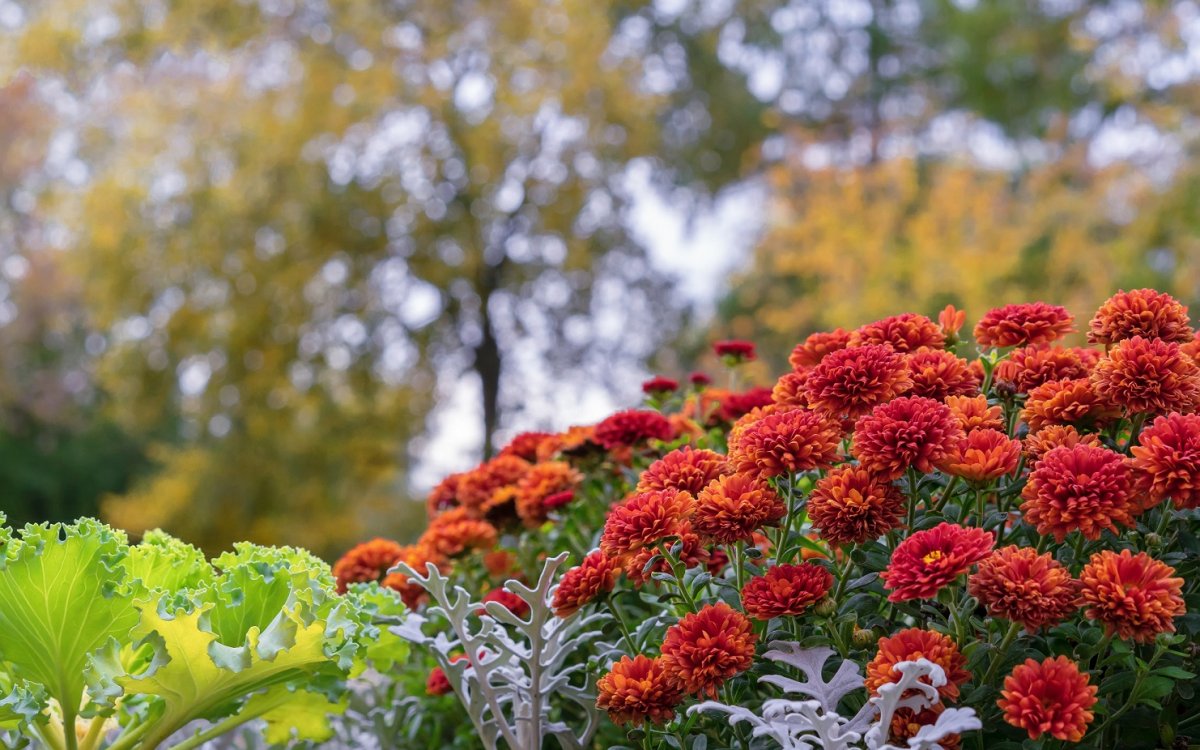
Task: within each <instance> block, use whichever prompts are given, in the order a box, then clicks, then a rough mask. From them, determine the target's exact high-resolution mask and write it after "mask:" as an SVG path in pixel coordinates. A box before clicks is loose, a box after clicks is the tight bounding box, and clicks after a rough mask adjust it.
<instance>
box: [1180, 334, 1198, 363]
mask: <svg viewBox="0 0 1200 750" xmlns="http://www.w3.org/2000/svg"><path fill="white" fill-rule="evenodd" d="M1179 351H1181V352H1183V353H1184V354H1186V355H1188V356H1189V357H1191V358H1192V361H1193V362H1196V363H1197V364H1200V331H1197V332H1196V335H1195V336H1193V337H1192V338H1191V340H1190V341H1186V342H1184V343H1182V344H1180V345H1179Z"/></svg>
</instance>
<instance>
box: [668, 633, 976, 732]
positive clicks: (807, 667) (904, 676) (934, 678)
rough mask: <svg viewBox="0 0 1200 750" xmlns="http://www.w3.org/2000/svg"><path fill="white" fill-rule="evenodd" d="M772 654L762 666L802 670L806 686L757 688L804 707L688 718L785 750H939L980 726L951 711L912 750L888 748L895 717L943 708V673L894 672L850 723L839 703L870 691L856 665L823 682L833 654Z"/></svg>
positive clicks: (963, 712) (923, 664) (907, 667)
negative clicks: (715, 719)
mask: <svg viewBox="0 0 1200 750" xmlns="http://www.w3.org/2000/svg"><path fill="white" fill-rule="evenodd" d="M772 646H773V648H772V650H770V651H768V652H767V653H766V654H764V657H765V658H767V659H770V660H772V661H774V662H777V663H780V664H786V665H788V666H790V667H793V668H795V669H797V670H799V671H800V672H802V673H803V674H804V676H805V678H806V679H805V681H804V682H801V681H799V680H793V679H791V678H789V677H784V676H782V675H766V676H764V677H760V678H759V682H760V683H764V684H767V685H774V686H775V687H777V688H779V689H780V690H782V691H783V692H784V693H785V694H787V695H800V696H805V698H806V699H803V700H796V699H789V698H771V699H768V700H766V701H764V702H763V705H762V709H761V712H760V714H756V713H754V712H753V711H751V710H750V709H748V708H745V707H743V706H729V705H726V704H724V703H719V702H717V701H705V702H704V703H701V704H699V705H696V706H692V707H691V708H690V709H688V712H689V713H692V712H697V711H715V712H720V713H725V714H727V715H728V716H729V723H730V724H738V723H740V722H745V723H747V724H749V725H750V727H751V733H752V734H753V736H755V737H762V738H768V739H771V740H774V741H775V743H776V744H778V746H779V747H781V748H783V750H864V749H865V750H941V745H940V744H938V743H939V742H940V741H941V740H943V739H945V738H946V737H947V736H948V735H951V734H961V733H963V732H969V731H973V730H976V729H979V728H980V726H981V724H980V722H979V719H978V718H976V716H975V711H974V710H973V709H969V708H965V709H962V708H948V709H946V710H945V711H943V712H942V714H941V715H940V716H939V717H938V720H937V722H936V723H935V724H931V725H929V726H926V727H922V728H921V731H920V732H918V733H917V735H916V736H915V737H912V738H910V739H909V740H908V743H907V748H901V747H898V746H896V745H892V744H889V740H890V737H889V736H888V734H889V731H890V728H891V725H892V717H893V716H894V715H895V713H896V711H897V710H899V709H901V708H909V709H912V710H913V711H922V710H924V709H926V708H929V707H930V706H932V705H934V704H935V703H938V702H939V701H940V700H941V699H940V696H939V695H938V691H937V688H939V687H941V686H942V685H945V684H946V673H945V671H944V670H943V669H942V668H941V667H939V666H938V665H937V664H934V663H933V662H931V661H929V660H928V659H918V660H916V661H906V662H901V663H899V664H897V665H896V666H895V670H896V671H897V672H899V673H900V679H899V680H898V681H896V682H895V683H891V684H888V685H883V686H881V687H880V688H879V690H878V693H879V694H878V695H876V696H873V697H871V698H870V700H868V701H867V703H866V704H865V705H864V706H863V708H862V710H860V711H859V712H858V714H857V715H856V716H854V717H853V718H846V717H843V716H841V715H839V714H838V713H837V706H838V703H840V702H841V700H842V699H843V698H845V697H846V696H847V695H848V694H850V693H852V692H854V691H855V690H861V689H863V687H864V685H865V681H864V679H863V677H862V674H861V672H860V671H859V668H858V665H857V664H854V663H853V662H849V661H843V662H842V663H841V665H839V667H838V669H837V672H835V673H834V675H833V677H832V678H830V679H829V680H828V681H826V680H825V679H824V677H823V676H822V672H823V668H824V666H825V662H827V661H828V660H829V657H830V656H832V655H833V654H834V651H833V649H830V648H811V649H803V648H801V647H800V645H799V644H798V643H794V642H790V641H789V642H782V643H775V644H772ZM923 678H926V679H928V683H926V682H925V681H923Z"/></svg>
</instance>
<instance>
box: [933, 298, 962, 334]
mask: <svg viewBox="0 0 1200 750" xmlns="http://www.w3.org/2000/svg"><path fill="white" fill-rule="evenodd" d="M966 322H967V313H966V312H965V311H963V310H959V309H957V308H955V307H954V305H946V306H945V307H944V308H942V311H941V312H940V313H938V325H939V326H940V327H941V329H942V333H944V334H945V335H946V336H947V337H949V336H953V335H955V334H956V333H958V332H959V330H961V329H962V327H963V325H964V324H966Z"/></svg>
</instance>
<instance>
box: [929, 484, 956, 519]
mask: <svg viewBox="0 0 1200 750" xmlns="http://www.w3.org/2000/svg"><path fill="white" fill-rule="evenodd" d="M958 480H959V478H958V477H950V481H949V482H946V487H945V489H943V490H942V498H941V499H940V500H938V502H937V504H936V505H934V506H933V507H932V508H930V512H931V513H941V512H942V508H945V507H946V503H948V502H949V501H950V495H951V494H953V492H954V489H955V487H957V485H958Z"/></svg>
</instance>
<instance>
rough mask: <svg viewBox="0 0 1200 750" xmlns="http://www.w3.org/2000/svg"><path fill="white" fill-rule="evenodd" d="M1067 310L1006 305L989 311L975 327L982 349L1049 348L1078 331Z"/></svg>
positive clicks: (1036, 304) (1033, 304)
mask: <svg viewBox="0 0 1200 750" xmlns="http://www.w3.org/2000/svg"><path fill="white" fill-rule="evenodd" d="M1074 322H1075V319H1074V318H1073V317H1071V313H1069V312H1067V309H1066V308H1065V307H1060V306H1058V305H1048V304H1046V303H1045V302H1028V303H1025V304H1020V305H1005V306H1003V307H997V308H993V309H991V310H988V311H987V313H986V314H984V316H983V318H981V319H980V321H979V323H977V324H976V325H975V340H976V341H978V342H979V345H980V346H995V347H1001V346H1028V345H1029V344H1048V343H1050V342H1051V341H1055V340H1056V339H1060V338H1062V337H1063V336H1065V335H1067V334H1068V333H1070V332H1072V331H1073V330H1075V329H1074V328H1073V327H1072V324H1073V323H1074Z"/></svg>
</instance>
